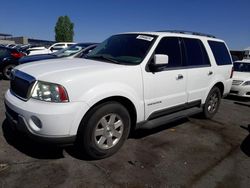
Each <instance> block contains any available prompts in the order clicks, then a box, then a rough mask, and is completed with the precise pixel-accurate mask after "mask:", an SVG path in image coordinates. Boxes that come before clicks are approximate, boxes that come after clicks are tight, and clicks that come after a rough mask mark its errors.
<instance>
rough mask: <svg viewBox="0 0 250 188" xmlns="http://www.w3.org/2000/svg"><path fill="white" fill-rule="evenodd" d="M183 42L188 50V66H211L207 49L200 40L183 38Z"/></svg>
mask: <svg viewBox="0 0 250 188" xmlns="http://www.w3.org/2000/svg"><path fill="white" fill-rule="evenodd" d="M183 41H184V46H185V49H186V58H187V61H186V65H187V66H202V65H210V62H209V59H208V55H207V52H206V49H205V47H204V45H203V43H202V42H201V41H200V40H198V39H190V38H183Z"/></svg>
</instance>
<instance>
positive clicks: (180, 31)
mask: <svg viewBox="0 0 250 188" xmlns="http://www.w3.org/2000/svg"><path fill="white" fill-rule="evenodd" d="M157 32H169V33H181V34H190V35H198V36H205V37H210V38H216V37H215V36H214V35H210V34H205V33H200V32H193V31H183V30H164V31H157Z"/></svg>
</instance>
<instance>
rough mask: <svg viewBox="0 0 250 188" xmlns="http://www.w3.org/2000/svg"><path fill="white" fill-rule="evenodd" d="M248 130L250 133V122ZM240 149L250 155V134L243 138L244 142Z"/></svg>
mask: <svg viewBox="0 0 250 188" xmlns="http://www.w3.org/2000/svg"><path fill="white" fill-rule="evenodd" d="M244 129H246V128H244ZM248 131H249V133H250V124H249V125H248ZM240 149H241V151H242V152H243V153H245V154H246V155H247V156H248V157H250V134H249V135H248V136H247V137H246V138H245V139H244V140H243V142H242V143H241V145H240Z"/></svg>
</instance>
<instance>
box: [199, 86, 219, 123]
mask: <svg viewBox="0 0 250 188" xmlns="http://www.w3.org/2000/svg"><path fill="white" fill-rule="evenodd" d="M220 102H221V91H220V89H219V88H218V87H213V88H212V89H211V91H210V92H209V94H208V96H207V99H206V102H205V104H204V106H203V112H202V115H203V117H204V118H206V119H211V118H212V117H213V116H214V115H215V114H216V113H217V111H218V109H219V106H220Z"/></svg>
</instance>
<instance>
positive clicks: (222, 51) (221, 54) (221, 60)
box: [208, 41, 232, 65]
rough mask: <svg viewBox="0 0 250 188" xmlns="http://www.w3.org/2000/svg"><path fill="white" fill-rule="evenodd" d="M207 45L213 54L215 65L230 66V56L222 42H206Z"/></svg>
mask: <svg viewBox="0 0 250 188" xmlns="http://www.w3.org/2000/svg"><path fill="white" fill-rule="evenodd" d="M208 44H209V46H210V48H211V50H212V52H213V54H214V58H215V61H216V64H217V65H230V64H232V61H231V58H230V54H229V52H228V50H227V47H226V45H225V44H224V43H223V42H217V41H208Z"/></svg>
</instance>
